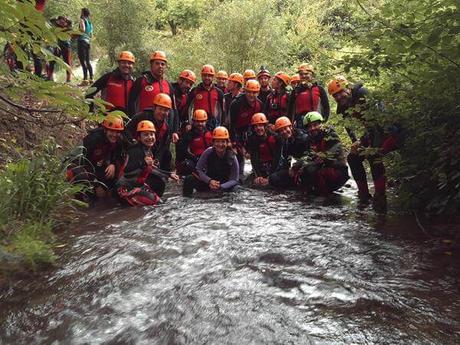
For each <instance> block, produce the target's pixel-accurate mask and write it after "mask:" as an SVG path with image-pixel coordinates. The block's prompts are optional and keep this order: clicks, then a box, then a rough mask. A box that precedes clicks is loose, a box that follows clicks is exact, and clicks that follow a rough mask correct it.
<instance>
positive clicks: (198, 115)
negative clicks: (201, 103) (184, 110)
mask: <svg viewBox="0 0 460 345" xmlns="http://www.w3.org/2000/svg"><path fill="white" fill-rule="evenodd" d="M207 119H208V114H207V113H206V110H203V109H197V110H195V111H194V112H193V116H192V120H194V121H206V120H207Z"/></svg>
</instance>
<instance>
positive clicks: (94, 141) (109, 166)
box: [67, 114, 124, 197]
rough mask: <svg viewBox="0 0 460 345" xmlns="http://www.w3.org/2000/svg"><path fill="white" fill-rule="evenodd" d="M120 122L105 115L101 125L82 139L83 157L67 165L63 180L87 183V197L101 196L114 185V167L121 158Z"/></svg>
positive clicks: (117, 117)
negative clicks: (65, 175)
mask: <svg viewBox="0 0 460 345" xmlns="http://www.w3.org/2000/svg"><path fill="white" fill-rule="evenodd" d="M123 130H124V124H123V119H122V118H121V117H119V116H116V115H110V114H109V115H107V116H106V117H105V119H104V121H103V122H102V126H101V127H98V128H95V129H92V130H91V131H90V132H89V133H88V135H87V136H86V137H85V138H84V139H83V154H82V155H81V156H79V157H77V159H74V160H73V162H72V163H71V164H70V165H69V168H68V170H67V180H68V181H70V182H77V183H89V184H90V185H91V188H92V190H91V191H90V192H89V194H88V196H89V197H93V196H97V197H105V196H108V195H109V194H110V192H111V188H112V187H113V186H114V184H115V176H116V170H117V166H119V165H120V163H121V161H122V158H121V154H122V149H123V144H122V133H123Z"/></svg>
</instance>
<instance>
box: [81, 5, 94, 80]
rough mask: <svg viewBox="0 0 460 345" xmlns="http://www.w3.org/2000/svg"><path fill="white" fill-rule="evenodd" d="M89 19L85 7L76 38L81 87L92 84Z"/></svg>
mask: <svg viewBox="0 0 460 345" xmlns="http://www.w3.org/2000/svg"><path fill="white" fill-rule="evenodd" d="M89 17H90V12H89V9H87V8H86V7H85V8H82V9H81V15H80V24H79V26H78V28H79V30H80V32H81V35H80V36H79V37H78V59H79V60H80V64H81V68H82V69H83V81H82V82H81V84H80V85H81V86H87V85H89V84H92V83H93V67H91V62H90V47H91V45H90V40H91V38H92V37H93V23H92V22H91V20H90V18H89ZM88 74H89V80H88Z"/></svg>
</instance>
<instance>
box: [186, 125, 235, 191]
mask: <svg viewBox="0 0 460 345" xmlns="http://www.w3.org/2000/svg"><path fill="white" fill-rule="evenodd" d="M229 139H230V136H229V133H228V130H227V129H226V128H225V127H217V128H215V129H214V131H213V132H212V147H209V148H207V149H206V150H205V151H204V152H203V154H202V155H201V157H200V159H199V160H198V163H197V165H196V173H193V174H192V175H188V176H187V177H186V178H185V179H184V184H183V190H182V191H183V195H184V196H192V194H193V191H194V190H195V189H196V190H198V191H209V190H210V191H223V192H228V191H232V190H233V189H234V188H235V187H236V186H237V185H238V180H239V173H238V171H239V168H238V160H237V159H236V157H235V153H234V151H233V150H232V148H231V147H230V140H229Z"/></svg>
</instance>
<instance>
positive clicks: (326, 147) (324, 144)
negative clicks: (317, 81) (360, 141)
mask: <svg viewBox="0 0 460 345" xmlns="http://www.w3.org/2000/svg"><path fill="white" fill-rule="evenodd" d="M323 121H324V119H323V116H322V115H321V114H320V113H319V112H317V111H312V112H309V113H307V114H306V115H305V117H304V120H303V125H304V126H305V127H306V128H307V132H308V137H309V140H310V148H309V150H308V151H307V152H306V155H305V156H303V157H302V158H300V159H299V160H297V162H295V163H294V165H293V166H292V168H291V169H290V171H289V173H290V176H291V177H292V179H293V181H294V183H295V184H296V185H297V186H300V187H302V188H303V189H306V190H308V191H310V192H313V193H315V194H319V195H321V196H326V195H328V194H330V193H331V192H333V191H335V190H337V189H339V188H340V187H342V186H343V185H344V184H345V182H347V180H348V179H349V176H348V167H347V163H346V160H345V154H344V151H343V147H342V143H341V142H340V138H339V136H338V135H337V133H336V132H335V131H334V129H332V128H331V127H326V126H325V125H323Z"/></svg>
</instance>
